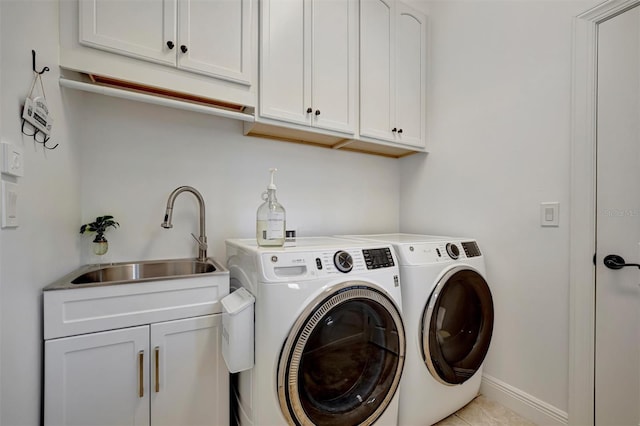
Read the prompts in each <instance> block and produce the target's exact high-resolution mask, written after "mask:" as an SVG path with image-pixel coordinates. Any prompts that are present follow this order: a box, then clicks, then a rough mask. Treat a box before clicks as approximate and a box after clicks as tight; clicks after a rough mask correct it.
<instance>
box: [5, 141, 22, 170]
mask: <svg viewBox="0 0 640 426" xmlns="http://www.w3.org/2000/svg"><path fill="white" fill-rule="evenodd" d="M0 155H1V157H2V159H1V161H0V167H1V170H2V173H4V174H7V175H11V176H18V177H20V176H24V150H23V149H22V147H20V146H18V145H14V144H12V143H9V142H2V143H0Z"/></svg>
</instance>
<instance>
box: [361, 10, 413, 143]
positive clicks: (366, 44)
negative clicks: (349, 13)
mask: <svg viewBox="0 0 640 426" xmlns="http://www.w3.org/2000/svg"><path fill="white" fill-rule="evenodd" d="M425 67H426V17H425V16H424V15H422V14H420V13H419V12H417V11H415V10H413V9H411V8H409V7H408V6H406V5H404V4H402V3H400V2H395V1H393V0H361V1H360V135H361V136H362V137H363V138H365V139H366V138H373V139H378V140H383V141H389V142H396V143H402V144H406V145H412V146H416V147H419V148H424V146H425V113H426V111H425V109H426V108H425V105H426V69H425Z"/></svg>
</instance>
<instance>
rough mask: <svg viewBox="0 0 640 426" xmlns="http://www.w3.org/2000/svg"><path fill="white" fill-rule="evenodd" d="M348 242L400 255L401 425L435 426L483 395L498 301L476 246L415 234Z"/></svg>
mask: <svg viewBox="0 0 640 426" xmlns="http://www.w3.org/2000/svg"><path fill="white" fill-rule="evenodd" d="M349 238H356V239H361V240H363V241H376V242H380V243H390V244H392V245H393V247H394V248H395V250H396V254H397V256H398V262H399V264H400V278H401V280H402V281H401V282H402V302H403V304H402V311H403V319H404V323H405V330H406V333H407V358H406V361H405V372H404V374H403V377H402V380H401V383H400V405H399V410H398V424H400V425H412V426H416V425H430V424H433V423H436V422H438V421H439V420H441V419H443V418H445V417H447V416H449V415H451V414H453V413H454V412H456V411H457V410H459V409H460V408H462V407H463V406H464V405H466V404H467V403H468V402H470V401H471V400H472V399H473V398H475V397H476V396H477V395H478V392H479V389H480V381H481V378H482V363H483V361H484V358H485V355H486V354H487V351H488V349H489V344H490V342H491V334H492V331H493V319H494V317H493V299H492V296H491V291H490V289H489V286H488V284H487V280H486V277H485V265H484V258H483V256H482V252H481V251H480V248H479V246H478V243H477V242H476V241H475V240H474V239H470V238H454V237H439V236H429V235H412V234H379V235H358V236H349Z"/></svg>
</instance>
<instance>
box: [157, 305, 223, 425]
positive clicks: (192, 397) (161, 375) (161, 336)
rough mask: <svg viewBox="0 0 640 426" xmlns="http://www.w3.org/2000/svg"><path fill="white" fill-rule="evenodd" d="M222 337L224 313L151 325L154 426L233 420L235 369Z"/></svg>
mask: <svg viewBox="0 0 640 426" xmlns="http://www.w3.org/2000/svg"><path fill="white" fill-rule="evenodd" d="M221 337H222V316H221V315H209V316H205V317H197V318H189V319H183V320H177V321H170V322H165V323H158V324H152V325H151V353H152V357H151V358H152V359H151V366H152V368H151V382H152V390H151V421H152V424H153V425H154V426H158V425H166V426H175V425H180V426H190V425H192V426H203V425H212V426H213V425H227V424H229V392H228V389H229V373H228V371H227V368H226V365H225V363H224V360H223V358H222V352H221V350H220V344H221V343H220V342H221Z"/></svg>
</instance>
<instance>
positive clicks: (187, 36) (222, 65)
mask: <svg viewBox="0 0 640 426" xmlns="http://www.w3.org/2000/svg"><path fill="white" fill-rule="evenodd" d="M257 4H258V0H64V1H63V0H61V1H60V2H59V24H60V66H61V67H62V68H64V69H65V70H72V71H79V72H81V73H85V74H89V75H93V76H96V78H95V80H96V81H107V82H109V83H110V84H115V85H116V86H117V85H120V86H124V87H129V86H132V87H136V88H138V89H142V90H150V91H151V92H158V91H167V92H171V93H173V94H175V95H176V96H178V97H185V98H190V97H191V98H195V99H198V100H202V101H204V102H208V101H209V103H211V104H213V105H221V106H223V107H226V108H231V109H233V110H238V111H242V110H243V109H244V107H252V108H253V107H255V106H256V103H257V84H256V80H257V72H258V68H257V67H258V8H257ZM63 76H64V77H69V76H71V77H72V78H76V77H74V75H73V74H71V73H69V74H65V75H63Z"/></svg>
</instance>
